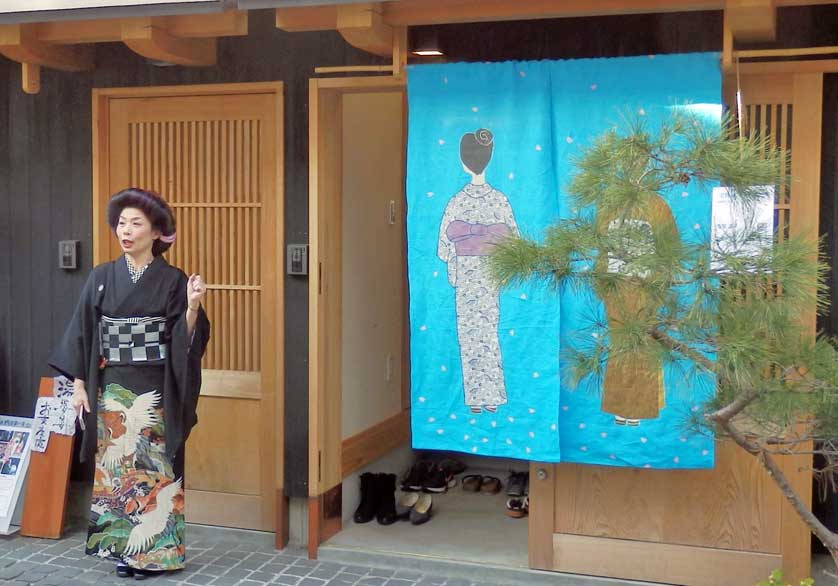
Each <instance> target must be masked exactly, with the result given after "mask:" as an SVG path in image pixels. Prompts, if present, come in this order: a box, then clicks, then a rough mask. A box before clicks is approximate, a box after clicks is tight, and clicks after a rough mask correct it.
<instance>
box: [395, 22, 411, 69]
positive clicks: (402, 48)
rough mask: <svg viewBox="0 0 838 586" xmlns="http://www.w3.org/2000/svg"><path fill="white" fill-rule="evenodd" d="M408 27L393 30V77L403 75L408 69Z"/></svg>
mask: <svg viewBox="0 0 838 586" xmlns="http://www.w3.org/2000/svg"><path fill="white" fill-rule="evenodd" d="M407 51H408V46H407V27H406V26H400V27H398V28H395V29H393V75H403V74H404V72H405V70H406V69H407Z"/></svg>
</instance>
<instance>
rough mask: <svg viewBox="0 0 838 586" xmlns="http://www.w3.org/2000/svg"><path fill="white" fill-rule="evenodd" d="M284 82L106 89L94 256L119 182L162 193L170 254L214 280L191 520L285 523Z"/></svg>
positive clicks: (98, 136) (190, 458) (107, 246)
mask: <svg viewBox="0 0 838 586" xmlns="http://www.w3.org/2000/svg"><path fill="white" fill-rule="evenodd" d="M282 96H283V86H282V84H281V83H255V84H234V85H206V86H177V87H155V88H122V89H108V90H94V96H93V104H94V106H93V109H94V111H93V121H94V137H93V145H94V146H93V167H94V169H93V175H94V190H93V212H94V221H93V226H94V262H95V263H101V262H105V261H108V260H111V259H113V258H116V257H117V256H119V254H120V250H119V247H118V245H117V243H116V242H115V240H114V238H113V237H112V235H111V234H110V233H109V231H108V230H107V228H106V226H107V224H106V222H105V210H106V206H107V202H108V199H109V197H110V195H111V194H113V193H115V192H117V191H119V190H121V189H124V188H126V187H129V186H135V187H140V188H143V189H150V190H154V191H156V192H158V193H160V194H161V195H162V196H163V197H164V198H165V199H166V200H167V201H168V202H169V204H170V205H171V206H172V209H173V211H174V213H175V217H176V220H177V242H176V243H175V245H174V246H173V247H172V248H171V250H170V252H169V253H167V257H168V258H167V260H168V262H169V263H171V264H172V265H174V266H177V267H179V268H181V269H182V270H183V271H184V272H186V273H187V274H190V273H200V274H201V275H202V276H203V277H204V279H205V281H206V282H207V284H208V289H209V291H208V294H207V297H206V301H205V308H206V311H207V314H208V316H209V319H210V322H211V323H212V338H211V340H210V343H209V346H208V348H207V353H206V355H205V357H204V362H203V386H202V389H201V400H200V401H199V404H198V419H199V421H200V424H199V425H198V426H197V427H195V429H194V430H193V432H192V435H191V436H190V438H189V440H188V442H187V444H186V474H185V480H186V520H187V521H188V522H191V523H201V524H208V525H219V526H226V527H240V528H247V529H258V530H263V531H273V530H275V528H276V517H277V506H278V504H279V503H280V502H281V500H280V499H281V495H282V479H283V473H282V472H283V462H282V457H283V449H282V442H283V426H282V422H283V416H282V405H283V386H282V381H283V373H282V365H283V363H284V361H283V357H282V354H283V347H282V340H283V336H282V332H283V323H282V322H283V319H282V317H283V311H282V306H283V298H282V291H283V287H282V278H283V277H282V272H281V271H280V263H281V258H282V257H281V255H280V251H281V248H280V246H281V244H282V242H283V236H282V228H283V221H282V210H283V194H282V186H283V180H282V179H283V169H282V160H283V156H282V145H283V142H282V141H283V130H282V120H283V117H282Z"/></svg>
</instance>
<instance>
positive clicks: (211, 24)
mask: <svg viewBox="0 0 838 586" xmlns="http://www.w3.org/2000/svg"><path fill="white" fill-rule="evenodd" d="M132 20H135V19H131V18H106V19H101V20H72V21H66V20H65V21H55V22H42V23H38V24H36V25H33V27H34V30H35V36H36V37H37V39H38V40H40V41H43V42H45V43H57V44H65V45H73V44H77V43H113V42H119V41H121V40H122V26H123V24H124V23H130V22H131V21H132ZM140 20H142V19H140ZM162 21H163V22H165V23H166V30H167V31H169V33H170V34H172V35H174V36H176V37H183V38H187V39H191V38H206V37H240V36H246V35H247V12H243V11H237V10H231V11H228V12H221V13H216V14H189V15H177V16H167V17H165V18H164V19H162Z"/></svg>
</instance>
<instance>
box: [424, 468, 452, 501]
mask: <svg viewBox="0 0 838 586" xmlns="http://www.w3.org/2000/svg"><path fill="white" fill-rule="evenodd" d="M452 479H453V476H448V475H447V474H445V471H444V470H443V469H442V468H441V467H440V466H434V467H433V468H432V469H431V470H430V471H429V472H428V474H427V476H425V482H424V483H423V485H422V490H423V491H424V492H433V493H436V494H442V493H443V492H445V491H446V490H448V485H449V483H450V481H451V480H452Z"/></svg>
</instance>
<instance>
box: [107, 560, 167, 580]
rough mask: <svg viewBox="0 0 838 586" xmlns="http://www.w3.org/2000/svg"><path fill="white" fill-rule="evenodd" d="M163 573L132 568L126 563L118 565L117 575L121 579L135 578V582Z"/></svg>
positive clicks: (118, 563)
mask: <svg viewBox="0 0 838 586" xmlns="http://www.w3.org/2000/svg"><path fill="white" fill-rule="evenodd" d="M160 573H162V572H154V571H152V570H140V569H137V568H132V567H131V566H129V565H128V564H126V563H125V562H117V563H116V575H117V576H119V577H120V578H134V580H138V581H142V580H146V579H148V578H151V577H152V576H155V575H157V574H160Z"/></svg>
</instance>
